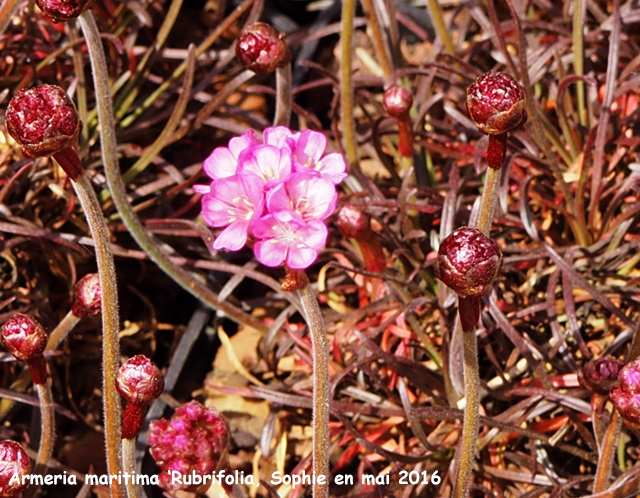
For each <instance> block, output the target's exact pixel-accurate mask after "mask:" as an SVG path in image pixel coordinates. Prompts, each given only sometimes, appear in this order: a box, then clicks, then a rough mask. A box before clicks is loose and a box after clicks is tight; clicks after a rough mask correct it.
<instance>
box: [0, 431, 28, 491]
mask: <svg viewBox="0 0 640 498" xmlns="http://www.w3.org/2000/svg"><path fill="white" fill-rule="evenodd" d="M29 474H31V461H30V460H29V455H27V452H26V451H24V450H23V449H22V446H20V445H19V444H18V443H16V442H15V441H9V440H6V441H0V498H10V497H12V496H16V495H18V494H19V493H21V492H22V491H24V490H25V489H26V488H27V486H29V483H30V481H29V480H28V479H25V480H23V479H22V476H27V475H29ZM16 477H17V479H16ZM23 483H24V484H23Z"/></svg>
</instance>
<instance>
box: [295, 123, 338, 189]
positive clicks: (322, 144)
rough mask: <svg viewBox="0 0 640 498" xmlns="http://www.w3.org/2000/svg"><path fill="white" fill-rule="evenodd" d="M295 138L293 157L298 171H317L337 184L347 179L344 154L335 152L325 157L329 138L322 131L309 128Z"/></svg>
mask: <svg viewBox="0 0 640 498" xmlns="http://www.w3.org/2000/svg"><path fill="white" fill-rule="evenodd" d="M294 139H295V147H294V149H293V158H294V161H295V162H294V167H295V170H296V171H308V170H312V171H317V172H318V173H320V174H321V175H322V176H324V177H326V178H328V179H329V180H331V181H332V182H333V183H334V184H336V185H337V184H338V183H340V182H341V181H342V180H344V179H345V177H346V176H347V174H346V173H345V170H346V165H345V162H344V159H343V158H342V156H341V155H340V154H337V153H335V152H334V153H332V154H327V155H326V156H324V157H323V154H324V151H325V149H326V148H327V139H326V137H325V136H324V135H323V134H322V133H319V132H317V131H312V130H307V131H305V132H302V133H300V134H299V136H297V137H295V138H294Z"/></svg>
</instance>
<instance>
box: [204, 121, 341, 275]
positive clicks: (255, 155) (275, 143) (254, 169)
mask: <svg viewBox="0 0 640 498" xmlns="http://www.w3.org/2000/svg"><path fill="white" fill-rule="evenodd" d="M326 146H327V139H326V138H325V136H324V135H323V134H322V133H319V132H316V131H311V130H307V131H304V132H297V133H296V132H292V131H291V130H289V129H288V128H286V127H284V126H277V127H273V128H267V129H266V130H264V133H263V138H262V140H260V139H259V138H258V135H257V134H256V132H255V131H253V130H250V131H248V132H247V133H245V134H244V135H242V136H240V137H236V138H233V139H231V141H230V142H229V146H228V147H218V148H217V149H215V150H214V151H213V153H212V154H211V155H210V156H209V157H208V158H207V159H206V160H205V161H204V171H205V173H206V174H207V175H208V176H209V177H210V178H211V179H212V180H213V181H212V182H211V184H210V185H198V186H196V187H195V189H196V190H197V191H198V192H200V193H202V194H204V197H203V198H202V217H203V218H204V221H205V222H206V223H207V224H208V225H209V226H212V227H216V228H224V230H223V231H222V232H221V233H220V234H219V235H218V237H217V239H216V240H215V242H214V244H213V247H214V249H217V250H220V249H227V250H230V251H237V250H239V249H241V248H242V247H244V246H245V244H247V243H249V244H250V245H253V250H254V253H255V255H256V258H257V259H258V261H260V262H261V263H262V264H264V265H266V266H271V267H275V266H280V265H281V264H283V263H285V264H286V265H287V267H289V268H291V269H294V270H302V269H304V268H307V267H308V266H310V265H311V264H312V263H313V262H314V261H315V260H316V258H317V257H318V252H319V251H320V250H321V249H322V248H323V247H324V245H325V244H326V240H327V235H328V232H327V227H326V226H325V224H324V220H325V219H326V218H328V217H329V216H330V215H331V214H332V213H333V211H334V209H335V206H336V201H337V198H338V194H337V191H336V184H338V183H340V182H341V181H342V180H343V179H344V178H345V176H346V173H345V169H346V166H345V162H344V159H343V157H342V156H341V155H340V154H337V153H331V154H326V155H325V149H326Z"/></svg>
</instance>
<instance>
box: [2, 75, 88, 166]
mask: <svg viewBox="0 0 640 498" xmlns="http://www.w3.org/2000/svg"><path fill="white" fill-rule="evenodd" d="M5 117H6V122H7V130H8V131H9V134H10V135H11V136H12V137H13V139H14V140H15V141H16V142H17V143H18V145H20V148H21V149H22V153H23V154H24V155H25V156H26V157H30V158H35V157H44V156H51V155H54V154H56V153H59V152H61V151H63V150H64V149H66V148H67V147H73V146H74V145H75V144H76V142H77V141H78V135H79V134H80V130H81V129H82V124H81V122H80V119H79V118H78V113H77V112H76V106H75V105H74V104H73V101H72V100H71V99H70V98H69V96H68V95H67V94H66V93H65V91H64V90H63V89H62V88H60V87H57V86H54V85H39V86H36V87H33V88H29V89H26V90H20V91H19V92H18V93H17V94H16V95H15V96H14V97H13V98H12V99H11V101H10V102H9V105H8V106H7V112H6V115H5Z"/></svg>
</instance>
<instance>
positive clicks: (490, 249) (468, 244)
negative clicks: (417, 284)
mask: <svg viewBox="0 0 640 498" xmlns="http://www.w3.org/2000/svg"><path fill="white" fill-rule="evenodd" d="M500 268H502V253H501V252H500V249H499V248H498V245H497V244H496V243H495V241H494V240H493V239H491V238H489V237H487V236H486V235H484V234H483V233H482V232H481V231H480V230H478V229H476V228H469V227H464V228H459V229H457V230H455V231H454V232H453V233H451V234H450V235H449V236H448V237H447V238H445V239H444V240H443V241H442V243H441V244H440V248H439V249H438V263H437V266H436V277H438V278H439V279H440V280H442V281H443V282H444V283H445V284H446V285H447V286H448V287H450V288H451V289H452V290H453V291H454V292H455V293H456V294H458V295H459V296H461V297H480V296H482V295H483V294H484V293H485V292H487V290H489V288H490V287H491V284H493V282H494V280H495V279H496V277H497V276H498V273H499V272H500Z"/></svg>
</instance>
